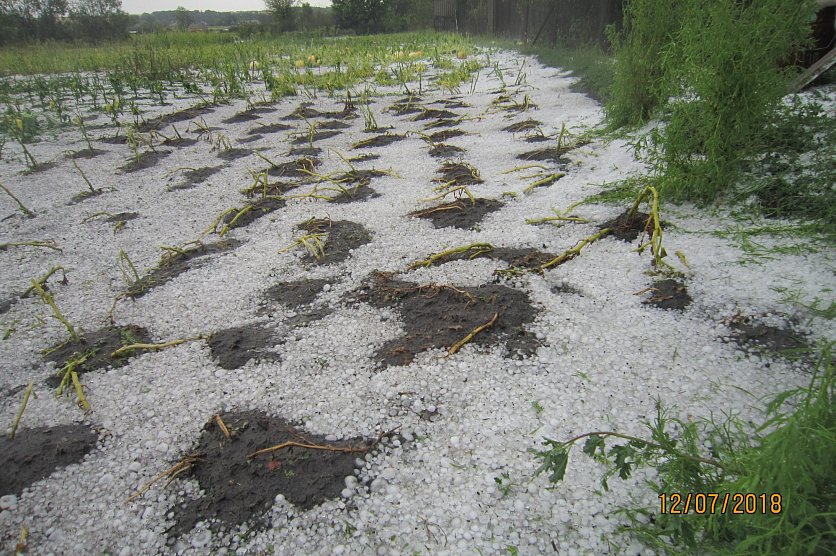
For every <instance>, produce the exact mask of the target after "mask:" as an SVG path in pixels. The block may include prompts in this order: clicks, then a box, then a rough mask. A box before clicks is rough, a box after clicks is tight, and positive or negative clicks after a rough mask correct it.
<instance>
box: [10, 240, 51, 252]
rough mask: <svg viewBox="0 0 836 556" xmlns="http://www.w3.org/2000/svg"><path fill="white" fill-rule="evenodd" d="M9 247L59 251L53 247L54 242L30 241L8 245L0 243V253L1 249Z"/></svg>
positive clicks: (13, 242) (14, 242)
mask: <svg viewBox="0 0 836 556" xmlns="http://www.w3.org/2000/svg"><path fill="white" fill-rule="evenodd" d="M9 247H44V248H46V249H52V250H54V251H61V248H60V247H58V246H57V245H55V242H54V241H40V240H32V241H12V242H10V243H0V251H2V250H3V249H8V248H9Z"/></svg>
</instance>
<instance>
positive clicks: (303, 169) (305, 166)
mask: <svg viewBox="0 0 836 556" xmlns="http://www.w3.org/2000/svg"><path fill="white" fill-rule="evenodd" d="M319 164H320V160H319V159H318V158H314V157H312V156H308V157H304V158H297V159H296V160H291V161H290V162H283V163H281V164H277V165H276V166H273V167H271V168H269V169H268V170H267V175H269V176H273V177H284V178H306V177H310V176H311V172H313V171H314V169H315V168H316V167H317V166H319Z"/></svg>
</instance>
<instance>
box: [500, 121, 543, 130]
mask: <svg viewBox="0 0 836 556" xmlns="http://www.w3.org/2000/svg"><path fill="white" fill-rule="evenodd" d="M541 125H543V122H538V121H537V120H533V119H528V120H525V121H522V122H517V123H513V124H511V125H509V126H508V127H503V128H502V131H509V132H511V133H521V132H525V131H530V130H532V129H537V128H538V127H540V126H541Z"/></svg>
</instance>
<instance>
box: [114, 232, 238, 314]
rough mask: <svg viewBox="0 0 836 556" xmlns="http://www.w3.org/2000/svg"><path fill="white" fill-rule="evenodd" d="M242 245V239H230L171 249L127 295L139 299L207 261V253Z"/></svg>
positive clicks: (132, 286)
mask: <svg viewBox="0 0 836 556" xmlns="http://www.w3.org/2000/svg"><path fill="white" fill-rule="evenodd" d="M240 245H241V242H240V241H235V240H230V239H228V240H223V241H219V242H217V243H209V244H200V245H196V246H195V247H190V248H189V249H183V250H182V251H180V252H177V251H169V252H167V253H166V254H165V255H163V257H162V258H161V259H160V263H159V264H158V265H157V267H156V268H154V269H153V270H152V271H151V272H149V273H148V274H146V275H145V276H143V277H142V278H140V279H139V281H137V282H135V283H134V284H133V285H131V287H129V288H128V289H127V290H126V291H125V295H127V296H128V297H131V298H133V299H138V298H140V297H142V296H143V295H145V294H146V293H148V292H149V291H151V289H153V288H156V287H157V286H162V285H163V284H166V283H167V282H169V281H171V280H173V279H174V278H176V277H177V276H179V275H181V274H183V273H184V272H186V271H188V270H191V269H192V268H197V267H198V266H200V265H201V264H203V263H204V262H205V259H204V257H206V256H207V255H213V254H215V253H222V252H224V251H230V250H232V249H235V248H236V247H238V246H240ZM196 259H199V260H196Z"/></svg>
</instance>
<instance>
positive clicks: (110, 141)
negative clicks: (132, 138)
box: [98, 135, 128, 145]
mask: <svg viewBox="0 0 836 556" xmlns="http://www.w3.org/2000/svg"><path fill="white" fill-rule="evenodd" d="M98 141H99V143H104V144H105V145H127V143H128V136H127V135H116V136H114V137H101V138H99V139H98Z"/></svg>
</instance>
